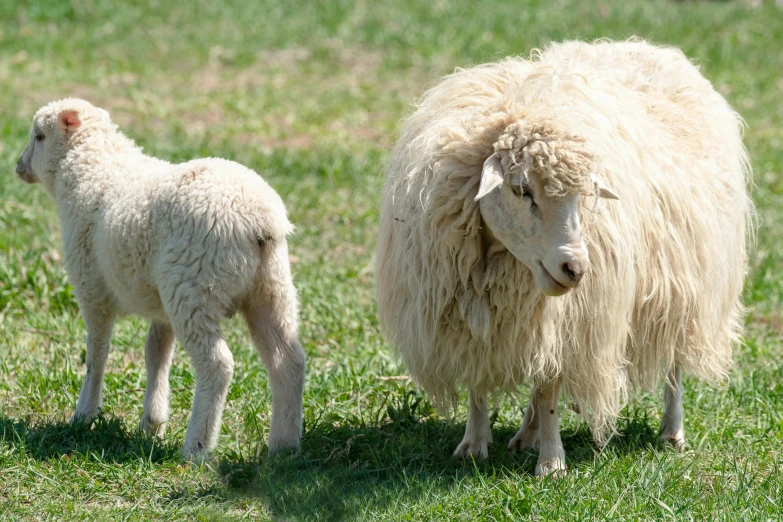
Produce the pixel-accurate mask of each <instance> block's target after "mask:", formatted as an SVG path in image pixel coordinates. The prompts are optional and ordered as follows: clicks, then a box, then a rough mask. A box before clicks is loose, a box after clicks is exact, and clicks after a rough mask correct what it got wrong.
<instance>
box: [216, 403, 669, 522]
mask: <svg viewBox="0 0 783 522" xmlns="http://www.w3.org/2000/svg"><path fill="white" fill-rule="evenodd" d="M408 399H409V397H406V398H405V399H403V406H402V407H401V408H389V410H388V412H389V415H388V418H387V420H386V421H385V422H382V423H378V424H375V425H372V424H370V425H368V424H366V423H363V422H360V421H355V422H352V421H351V420H345V421H343V422H339V421H338V422H319V423H316V424H315V425H314V426H312V427H308V429H307V430H306V432H305V435H304V438H303V441H302V452H301V454H300V455H299V456H298V457H292V456H283V457H275V458H267V457H264V458H262V459H260V460H253V461H248V460H245V459H244V458H243V457H241V456H230V455H229V456H227V457H226V458H224V459H223V460H221V461H220V462H219V464H218V472H219V473H220V474H221V476H222V477H223V483H224V485H225V488H226V489H227V491H225V493H224V494H226V495H228V496H230V497H245V498H260V499H262V500H263V502H264V504H265V505H267V506H268V507H269V509H270V510H271V512H272V514H273V515H274V516H275V517H276V518H281V519H287V518H291V519H318V520H351V519H355V518H367V517H369V518H372V514H373V513H377V512H378V511H385V510H388V509H390V508H392V507H393V506H394V505H395V504H399V503H401V502H405V503H406V504H407V505H410V504H409V503H410V502H411V501H415V500H416V499H417V498H423V497H426V496H428V495H429V496H430V498H434V499H437V498H438V497H439V496H442V495H445V494H448V492H449V491H450V490H451V489H453V488H454V487H457V486H458V485H459V484H460V483H461V482H463V481H465V480H468V481H469V480H471V478H474V477H476V476H482V477H483V478H482V480H484V479H489V480H492V481H494V480H499V479H502V478H504V477H509V476H512V477H515V478H518V477H519V476H520V475H522V476H525V475H526V476H528V477H532V475H533V474H534V472H535V465H536V461H537V459H538V455H537V453H535V452H521V453H515V454H511V453H509V452H507V451H506V444H507V443H508V441H509V440H510V439H511V437H512V436H513V435H514V433H515V432H516V429H515V428H511V427H508V428H507V427H497V426H496V427H495V428H493V430H492V431H493V437H494V439H495V444H493V445H492V446H491V447H490V455H489V459H487V461H484V462H474V461H473V460H469V461H459V460H455V459H453V458H452V457H451V452H452V451H453V450H454V448H455V447H456V446H457V444H458V443H459V441H460V440H461V439H462V436H463V433H464V429H465V425H464V424H451V423H448V422H445V421H442V420H437V419H435V418H432V416H428V417H421V418H420V417H418V416H417V414H416V406H415V404H414V406H413V407H412V408H411V407H410V403H409V401H408ZM631 414H632V417H631V418H628V419H626V420H625V421H624V422H623V423H622V425H621V427H620V429H621V432H622V436H617V437H614V438H613V439H612V440H610V441H609V443H608V444H607V446H606V447H605V449H604V451H607V452H610V453H611V454H612V455H618V456H621V455H626V454H631V453H635V452H638V451H642V450H645V449H650V447H654V446H655V445H656V440H657V433H656V432H655V431H654V430H653V429H651V428H650V426H651V423H650V422H649V419H646V418H644V417H638V416H637V417H634V416H633V415H634V412H631ZM637 415H644V414H643V413H640V414H639V413H637ZM562 439H563V445H564V447H565V451H566V455H567V459H568V463H569V466H571V467H578V466H579V465H580V464H583V463H587V462H591V461H592V460H593V459H594V458H595V456H596V453H597V452H598V450H597V449H596V446H595V444H594V442H593V438H592V436H591V434H590V431H589V430H588V429H587V428H586V427H585V426H582V427H579V428H578V429H576V430H564V431H563V433H562ZM531 484H532V483H531V482H529V481H528V482H527V485H525V486H524V487H531ZM522 486H523V485H522V484H520V487H522ZM210 493H213V492H210ZM523 497H524V499H523V501H522V504H521V505H517V506H515V508H518V509H519V514H523V513H524V512H525V511H526V510H529V508H530V506H531V505H532V504H528V505H527V508H526V507H525V505H524V502H525V501H529V502H530V503H532V502H533V495H523Z"/></svg>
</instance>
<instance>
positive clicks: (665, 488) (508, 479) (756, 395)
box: [0, 0, 783, 520]
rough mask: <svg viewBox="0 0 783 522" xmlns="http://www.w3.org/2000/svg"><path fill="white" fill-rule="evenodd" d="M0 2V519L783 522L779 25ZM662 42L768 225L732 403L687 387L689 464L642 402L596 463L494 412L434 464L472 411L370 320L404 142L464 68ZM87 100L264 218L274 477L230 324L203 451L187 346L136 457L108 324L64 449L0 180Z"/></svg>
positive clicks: (138, 390)
mask: <svg viewBox="0 0 783 522" xmlns="http://www.w3.org/2000/svg"><path fill="white" fill-rule="evenodd" d="M765 4H767V5H765V6H763V7H761V8H758V9H750V8H749V7H748V6H747V4H746V3H745V2H743V1H737V2H726V1H715V2H693V3H680V2H673V1H661V0H631V1H628V2H606V1H584V2H577V1H573V2H566V1H560V0H552V1H548V2H544V1H540V2H539V1H519V0H518V1H505V0H503V1H500V2H459V1H456V0H436V1H433V2H417V1H414V0H397V1H395V2H385V1H384V2H367V1H364V0H329V1H313V2H281V1H267V0H259V1H255V2H243V1H238V0H227V1H223V2H211V1H207V0H200V1H194V2H165V1H158V0H139V1H137V2H121V1H120V0H71V1H70V2H67V1H56V0H48V1H47V0H31V1H22V0H5V1H4V2H2V3H0V114H1V115H2V119H0V172H2V177H0V179H1V180H2V181H1V182H0V319H1V320H0V519H3V520H5V519H53V520H79V519H82V520H83V519H89V520H103V519H131V520H139V519H148V518H153V519H163V520H178V519H181V520H192V519H200V520H235V519H237V520H238V519H244V518H248V519H259V518H260V519H270V520H271V519H274V520H281V519H286V520H300V519H305V520H310V519H315V520H377V519H380V520H509V519H521V518H523V517H530V518H532V519H535V520H577V519H580V520H581V519H615V520H652V519H663V518H666V519H678V520H680V519H682V520H688V519H694V520H707V519H709V520H768V519H774V520H778V519H780V518H781V517H783V469H781V467H782V466H783V456H781V449H783V344H782V343H781V335H783V318H782V317H781V309H782V308H781V307H782V305H783V274H782V273H781V269H783V104H782V103H781V100H782V99H783V11H781V10H779V9H777V8H775V7H774V5H773V2H770V1H769V0H768V1H767V2H765ZM632 35H638V36H641V37H644V38H648V39H651V40H653V41H655V42H659V43H665V44H672V45H677V46H680V47H681V48H683V50H684V51H685V52H686V53H687V54H688V55H689V56H690V57H692V58H693V59H694V60H695V61H697V62H698V63H699V64H700V65H701V67H702V70H703V72H704V73H705V74H706V75H707V77H708V78H710V79H711V80H712V81H713V83H714V85H715V86H716V88H717V89H718V90H719V91H720V92H722V93H723V94H724V95H725V96H726V97H727V98H728V99H729V101H730V102H731V103H732V104H733V105H734V106H735V107H736V108H737V109H738V110H739V111H740V112H741V113H742V115H743V116H744V117H745V119H746V121H747V123H748V126H749V130H748V133H747V135H746V143H747V146H748V148H749V150H750V154H751V158H752V162H753V167H754V170H755V187H754V189H753V197H754V200H755V201H756V203H757V205H758V210H759V216H760V228H759V234H758V245H757V249H756V251H755V254H754V256H753V258H752V272H751V274H750V276H749V283H748V286H747V291H746V293H745V295H746V302H747V304H748V306H749V307H750V314H749V316H748V320H747V337H746V344H745V346H743V347H742V348H740V349H739V350H738V352H737V356H736V361H737V364H736V370H735V371H734V372H733V374H732V377H731V380H730V382H728V383H727V384H726V385H724V386H722V387H717V388H714V387H710V386H708V385H706V384H704V383H701V382H698V381H695V380H693V379H686V389H687V392H686V397H685V410H686V420H685V422H686V432H687V435H688V450H687V451H686V452H685V453H682V454H677V453H674V452H672V451H669V450H667V449H666V448H664V447H660V446H659V445H658V444H657V443H656V436H657V429H658V422H659V416H660V413H661V410H662V404H661V403H662V400H661V397H660V393H655V394H651V395H648V394H637V395H636V396H634V397H633V399H632V400H631V402H630V404H629V405H628V407H627V408H626V409H625V410H624V413H623V416H622V418H621V419H620V420H619V423H618V428H619V433H618V434H617V435H616V436H614V437H613V438H612V439H611V440H610V441H609V443H608V445H607V446H606V447H605V448H603V449H599V448H597V447H595V445H594V444H593V442H592V438H591V437H590V434H589V432H588V430H587V428H586V427H585V426H584V425H580V424H579V423H578V422H577V419H576V417H575V416H574V415H573V414H570V413H566V410H565V408H563V410H562V411H563V414H564V418H563V441H564V444H565V449H566V454H567V458H568V465H569V469H570V472H569V475H568V477H567V478H565V479H563V480H559V481H551V480H543V481H542V480H537V479H535V478H534V477H533V470H534V467H535V462H536V455H535V454H534V453H523V454H521V455H519V454H517V455H510V454H507V453H506V451H505V444H506V442H507V441H508V440H509V438H510V437H511V436H512V435H513V434H514V433H515V431H516V430H517V428H518V426H519V423H520V421H521V418H522V412H521V410H520V406H521V405H522V404H521V402H525V401H526V393H527V390H522V391H521V395H520V397H508V398H506V399H504V400H502V401H500V402H499V403H498V405H497V411H496V414H495V416H494V417H493V418H494V423H493V435H494V438H495V445H494V446H493V447H492V448H491V454H490V459H489V460H488V461H487V462H483V463H473V462H457V461H453V460H452V459H451V457H450V455H451V452H452V450H453V449H454V447H455V446H456V444H457V443H458V442H459V441H460V440H461V437H462V430H463V429H464V422H465V414H466V412H465V409H464V408H463V409H461V410H460V411H458V412H456V414H455V416H454V419H453V420H450V419H444V418H442V417H440V416H438V415H437V414H436V413H435V412H434V411H433V409H432V407H431V406H430V405H429V403H428V401H427V399H426V398H425V397H423V396H421V395H420V394H419V393H418V392H417V391H416V390H415V388H414V386H413V385H412V384H411V383H410V381H408V380H407V379H406V378H405V377H404V375H405V369H404V368H403V367H402V366H401V365H400V364H399V363H398V361H397V360H396V359H395V357H394V355H393V352H392V350H391V347H390V346H389V345H388V344H387V343H386V342H385V341H384V340H383V338H382V336H381V334H380V332H379V329H378V322H377V319H376V308H375V301H374V281H373V266H374V259H373V255H374V254H373V251H374V243H375V235H376V229H377V222H378V208H379V201H380V187H381V185H382V181H383V175H384V169H385V164H386V159H387V150H388V149H389V147H390V146H391V144H392V143H393V141H394V138H395V135H396V133H397V129H398V127H399V121H400V119H401V118H402V117H403V116H404V115H405V114H406V113H407V112H408V111H410V107H411V103H412V102H413V100H414V99H415V98H416V97H418V96H419V95H420V94H421V93H422V92H423V91H424V89H426V87H427V86H428V85H431V84H432V82H434V81H436V80H437V78H438V77H439V76H441V75H443V74H446V73H448V72H450V71H452V70H453V69H454V68H455V67H458V66H460V67H464V66H468V65H471V64H476V63H480V62H483V61H489V60H494V59H497V58H499V57H502V56H505V55H509V54H527V53H528V52H529V51H530V49H532V48H534V47H541V46H543V45H545V44H546V43H547V42H549V41H552V40H560V39H564V38H583V39H595V38H598V37H611V38H626V37H630V36H632ZM65 96H80V97H84V98H87V99H89V100H91V101H92V102H93V103H95V104H97V105H100V106H103V107H104V108H106V109H107V110H108V111H109V112H110V113H111V114H112V115H113V117H114V120H115V121H116V122H117V123H119V124H120V126H121V128H122V129H123V130H124V131H125V132H126V133H127V134H129V135H130V136H131V137H133V138H134V139H136V140H137V141H138V142H139V143H140V144H141V145H143V146H144V147H145V149H146V151H147V152H149V153H151V154H154V155H157V156H160V157H163V158H166V159H170V160H174V161H179V160H185V159H191V158H194V157H199V156H222V157H227V158H231V159H234V160H237V161H239V162H242V163H244V164H246V165H248V166H250V167H251V168H253V169H255V170H256V171H258V172H259V173H260V174H261V175H263V176H264V178H265V179H266V180H267V181H269V182H270V183H271V184H272V186H274V187H275V188H276V189H277V190H278V192H279V193H280V194H281V195H282V197H283V199H284V200H285V201H286V204H287V205H288V209H289V213H290V216H291V219H292V221H293V222H294V223H295V224H296V225H297V227H298V232H297V234H296V235H295V236H294V237H293V239H292V240H291V251H292V261H293V263H294V264H293V269H294V277H295V282H296V284H297V286H298V288H299V291H300V297H301V303H302V314H301V331H300V338H301V341H302V343H303V345H304V347H305V350H306V352H307V355H308V375H307V383H306V389H305V424H306V426H305V434H304V439H303V443H302V452H301V455H300V456H298V457H282V458H277V459H268V458H267V451H266V446H265V443H264V441H265V439H266V435H267V432H268V428H269V415H270V394H269V387H268V383H267V380H266V373H265V371H264V368H263V365H262V363H261V360H260V358H259V357H258V356H257V354H256V353H255V351H254V349H253V347H252V345H251V343H250V339H249V336H248V335H247V333H246V331H245V329H244V326H243V324H242V323H241V322H240V321H236V320H232V321H230V322H228V324H227V325H226V330H227V333H228V336H229V339H228V342H229V345H230V346H231V347H232V350H233V352H234V358H235V360H236V373H235V375H234V380H233V383H232V387H231V391H230V394H229V399H228V404H227V406H226V413H225V416H224V419H223V429H222V436H221V442H220V446H219V447H218V451H217V453H216V455H215V458H214V460H213V461H212V462H211V463H210V464H209V465H207V466H203V467H201V468H198V467H195V466H188V465H186V464H184V463H183V462H181V461H180V460H179V457H178V451H179V448H180V446H181V444H182V441H183V438H184V432H185V428H186V423H187V417H188V413H189V409H190V404H191V400H192V396H193V388H194V378H193V372H192V368H191V365H190V362H189V361H188V358H187V357H186V355H185V353H184V351H182V349H181V348H178V351H177V355H176V357H175V364H174V368H173V370H172V375H171V382H172V384H171V387H172V390H173V396H172V420H171V422H170V424H169V431H168V433H167V436H166V438H165V439H164V440H159V439H152V438H146V437H142V436H140V435H138V434H137V433H136V426H137V424H138V420H139V416H140V414H141V406H142V398H143V393H144V385H145V371H144V355H143V343H144V338H145V335H146V328H147V325H146V324H145V323H144V322H142V321H140V320H138V319H135V318H127V319H123V320H121V321H119V322H118V324H117V326H116V327H115V336H114V340H113V345H112V353H111V355H110V358H109V368H108V372H107V376H106V384H105V394H104V397H105V402H104V415H103V417H101V418H99V419H98V420H97V422H96V423H95V425H94V426H93V428H92V429H88V428H86V427H84V426H73V427H72V426H70V425H68V423H67V419H68V418H69V417H70V415H71V413H72V412H73V409H74V407H75V404H76V397H77V395H78V391H79V386H80V384H81V379H82V376H83V375H84V371H85V370H84V365H83V358H84V352H85V349H84V338H85V333H86V332H85V328H84V325H83V323H82V321H81V319H80V318H79V313H78V308H77V305H76V302H75V301H74V298H73V294H72V291H71V288H70V287H69V285H68V283H67V281H66V277H65V272H64V269H63V267H62V262H61V260H60V255H59V253H58V252H59V249H60V233H59V227H58V224H57V219H56V212H55V209H54V207H53V204H52V202H51V201H50V200H49V199H48V198H47V197H46V196H45V195H44V193H43V191H42V190H41V187H40V186H28V185H25V184H23V183H22V182H21V181H20V180H18V179H17V177H16V176H15V174H14V173H13V169H14V165H15V163H16V159H17V157H18V156H19V154H20V153H21V152H22V150H23V148H24V146H25V143H26V140H27V138H28V132H29V124H30V120H31V117H32V115H33V113H34V111H35V110H36V109H37V108H38V107H39V106H41V105H43V104H44V103H45V102H47V101H49V100H52V99H56V98H60V97H65Z"/></svg>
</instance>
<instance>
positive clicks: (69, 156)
mask: <svg viewBox="0 0 783 522" xmlns="http://www.w3.org/2000/svg"><path fill="white" fill-rule="evenodd" d="M16 172H17V174H19V176H20V177H21V178H22V179H23V180H24V181H27V182H28V183H35V182H40V183H41V184H42V185H43V187H44V189H45V190H46V192H47V193H48V194H49V195H50V196H51V197H52V198H53V199H54V201H55V202H56V204H57V208H58V213H59V218H60V224H61V227H62V234H63V245H64V260H65V266H66V269H67V272H68V278H69V280H70V283H71V284H72V285H73V291H74V294H75V296H76V299H77V301H78V303H79V308H80V311H81V314H82V316H83V318H84V323H85V325H86V326H87V375H86V376H85V379H84V384H83V386H82V389H81V393H80V395H79V399H78V402H77V404H76V412H75V413H74V415H73V419H74V420H76V419H90V418H92V417H94V416H95V415H96V414H97V413H98V410H99V408H100V405H101V388H102V384H103V376H104V371H105V366H106V358H107V356H108V352H109V342H110V338H111V332H112V326H113V322H114V319H115V317H116V316H118V315H124V314H137V315H140V316H143V317H145V318H147V319H149V320H150V321H151V322H152V325H151V326H150V330H149V334H148V336H147V342H146V346H145V358H146V363H147V390H146V395H145V398H144V413H143V415H142V417H141V424H140V429H141V430H143V431H144V432H146V433H150V434H152V433H157V434H159V435H160V434H162V433H163V430H164V428H165V423H166V421H167V420H168V413H169V384H168V377H169V369H170V368H171V362H172V355H173V349H174V339H175V337H176V338H177V339H179V341H180V342H181V343H182V344H183V345H184V347H185V349H186V351H187V352H188V354H189V355H190V357H191V359H192V362H193V366H194V367H195V370H196V391H195V396H194V398H193V412H192V414H191V417H190V422H189V424H188V430H187V434H186V436H185V445H184V448H183V453H184V454H185V456H186V457H188V458H201V457H203V456H205V455H206V454H207V453H208V452H209V451H210V450H212V449H213V448H214V447H215V445H216V444H217V439H218V435H219V433H220V419H221V416H222V412H223V407H224V404H225V401H226V395H227V393H228V388H229V384H230V381H231V377H232V374H233V368H234V361H233V358H232V355H231V352H230V350H229V348H228V346H227V345H226V342H225V341H224V339H223V333H222V331H221V328H220V320H221V319H222V318H224V317H228V316H231V315H233V314H234V313H235V312H236V311H241V312H242V314H243V315H244V318H245V320H246V321H247V324H248V327H249V329H250V334H251V337H252V339H253V342H254V343H255V345H256V348H257V349H258V351H259V352H260V354H261V356H262V358H263V360H264V363H265V365H266V367H267V370H268V371H269V376H270V381H271V387H272V401H273V407H272V425H271V428H270V433H269V442H268V443H269V450H270V452H274V451H277V450H280V449H283V448H292V449H296V448H298V447H299V444H300V437H301V430H302V392H303V385H304V370H305V368H304V362H305V357H304V352H303V350H302V347H301V346H300V344H299V342H298V341H297V333H296V330H297V308H298V303H297V297H296V289H295V288H294V286H293V283H292V280H291V272H290V266H289V262H288V245H287V242H286V236H287V235H288V234H289V233H290V232H291V230H292V228H293V227H292V226H291V224H290V223H289V221H288V218H287V217H286V210H285V206H284V205H283V202H282V200H281V199H280V197H279V196H278V195H277V193H276V192H275V191H274V190H273V189H272V188H271V187H270V186H269V185H267V183H266V182H265V181H264V180H263V179H261V178H260V177H259V176H258V175H257V174H256V173H255V172H253V171H251V170H249V169H247V168H245V167H243V166H242V165H239V164H237V163H233V162H230V161H226V160H222V159H201V160H194V161H190V162H187V163H183V164H180V165H173V164H171V163H168V162H165V161H162V160H159V159H155V158H152V157H149V156H146V155H144V154H143V153H142V150H141V148H139V147H137V146H136V145H135V144H134V143H133V141H131V140H130V139H128V138H127V137H125V136H124V135H123V134H122V133H121V132H119V131H118V130H117V127H116V125H114V124H112V122H111V119H110V118H109V115H108V113H107V112H106V111H104V110H102V109H99V108H97V107H94V106H92V105H91V104H90V103H88V102H86V101H83V100H78V99H64V100H60V101H56V102H52V103H50V104H48V105H46V106H44V107H43V108H41V109H40V110H39V111H38V112H37V113H36V115H35V117H34V118H33V128H32V132H31V135H30V142H29V143H28V145H27V148H26V149H25V151H24V153H23V154H22V156H21V157H20V158H19V162H18V163H17V166H16Z"/></svg>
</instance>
